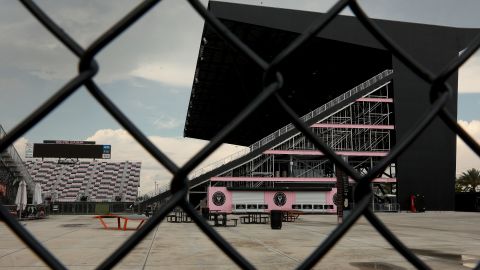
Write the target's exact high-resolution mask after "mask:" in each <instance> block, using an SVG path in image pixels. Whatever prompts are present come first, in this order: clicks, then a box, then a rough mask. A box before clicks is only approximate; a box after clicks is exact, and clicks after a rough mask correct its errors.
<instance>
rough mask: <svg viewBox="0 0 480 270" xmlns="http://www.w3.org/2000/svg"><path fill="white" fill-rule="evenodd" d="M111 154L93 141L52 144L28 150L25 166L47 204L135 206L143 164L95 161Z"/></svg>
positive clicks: (53, 142) (50, 142)
mask: <svg viewBox="0 0 480 270" xmlns="http://www.w3.org/2000/svg"><path fill="white" fill-rule="evenodd" d="M110 151H111V146H110V145H97V144H95V142H91V141H63V140H62V141H55V140H50V141H44V143H41V144H32V145H29V146H27V151H26V156H27V157H28V158H29V159H27V161H26V162H25V165H26V167H27V168H28V172H29V173H30V175H31V177H32V179H33V181H34V182H35V183H40V185H41V187H42V195H43V197H44V198H45V199H46V200H47V201H51V202H75V201H88V202H133V201H135V199H136V198H137V195H138V194H137V193H138V187H139V186H140V169H141V162H132V161H117V162H113V161H108V162H107V161H100V160H96V159H109V158H110V157H111V155H110V154H111V152H110Z"/></svg>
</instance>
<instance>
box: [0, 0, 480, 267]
mask: <svg viewBox="0 0 480 270" xmlns="http://www.w3.org/2000/svg"><path fill="white" fill-rule="evenodd" d="M20 1H21V3H22V4H23V5H24V6H25V8H26V9H28V10H29V11H30V12H31V14H32V15H33V16H35V17H36V18H37V19H38V21H39V22H40V23H41V24H43V26H44V27H46V28H47V29H48V30H49V31H50V32H51V33H52V34H53V35H54V36H55V37H56V38H57V39H58V40H59V41H61V42H62V43H63V44H64V45H65V46H66V47H67V48H68V49H69V50H70V51H71V52H72V53H73V54H75V55H76V56H77V57H78V59H79V68H78V74H77V75H76V76H75V77H73V78H71V79H70V81H69V82H68V83H66V84H65V85H64V86H63V87H62V88H61V89H59V90H58V91H57V92H56V93H55V94H54V95H52V96H51V97H50V98H49V99H48V100H47V101H46V102H45V103H43V104H42V105H41V106H40V107H39V108H37V109H36V110H35V111H33V112H32V113H31V114H30V115H29V116H28V117H26V118H25V119H24V120H23V121H21V122H20V123H18V124H17V125H16V126H15V127H14V128H13V129H12V130H11V131H10V132H9V133H8V134H6V136H5V137H4V138H3V139H2V140H1V141H0V152H1V151H4V150H5V149H7V147H9V145H11V144H12V143H13V142H15V140H17V139H18V138H20V136H22V135H23V134H24V133H25V132H27V131H28V130H30V129H31V128H32V127H33V126H35V125H36V124H37V123H38V122H39V121H40V120H42V119H43V118H44V117H45V116H46V115H48V114H49V113H50V112H51V111H52V110H53V109H55V108H56V107H57V106H58V105H60V104H61V103H62V102H63V101H65V99H66V98H67V97H69V96H70V95H71V94H73V93H74V92H75V91H77V90H78V89H79V88H80V87H81V86H85V87H86V88H87V89H88V91H89V92H90V93H91V94H92V95H93V96H94V97H95V99H96V100H97V101H98V102H99V103H100V104H101V105H102V106H103V107H104V108H105V110H107V111H108V112H109V113H110V115H112V116H113V117H114V118H115V119H116V121H118V123H120V124H121V125H122V126H123V128H125V129H126V130H127V131H128V132H129V133H130V134H131V135H132V136H133V137H134V138H135V139H136V140H137V141H138V143H140V144H141V145H142V146H143V147H144V148H145V149H146V150H147V151H148V152H149V153H150V154H151V155H152V156H154V157H155V159H157V160H158V162H160V163H161V164H162V165H163V166H164V167H165V168H166V169H167V170H168V171H170V172H171V173H172V175H173V179H172V181H171V193H172V196H171V199H170V200H169V201H168V202H167V203H166V204H165V205H163V207H162V208H161V209H160V211H158V212H157V213H156V214H155V215H154V216H153V217H151V218H150V219H149V221H148V222H147V223H146V224H145V225H144V226H143V227H142V228H140V229H139V230H138V231H136V232H135V233H134V234H133V235H132V236H131V237H130V238H128V239H127V241H126V242H125V243H124V244H122V245H121V246H120V247H118V248H117V249H116V250H115V251H114V252H113V253H112V254H111V255H110V256H109V257H108V258H106V259H105V260H104V261H103V262H102V263H101V264H100V265H99V266H98V269H110V268H112V267H113V266H115V265H116V264H117V263H118V262H119V261H120V260H121V259H122V258H123V257H124V256H125V255H127V254H128V253H129V252H130V251H131V250H132V249H133V248H135V246H136V245H137V244H138V243H139V242H140V241H142V239H144V238H145V237H146V236H147V234H148V233H150V232H151V231H152V230H153V229H154V228H155V227H156V226H157V225H158V224H159V223H160V222H161V221H162V220H163V219H164V218H165V216H166V215H167V214H168V213H169V212H170V211H171V210H172V209H173V208H175V207H177V206H179V207H181V208H183V210H184V211H185V212H187V213H188V214H189V215H190V217H191V218H192V220H193V221H194V222H195V223H196V225H197V226H198V227H199V228H200V229H201V230H202V231H203V232H204V233H205V234H206V235H207V236H208V237H209V238H210V239H211V240H212V241H213V242H214V243H215V244H216V245H217V246H218V247H219V248H220V249H221V250H222V251H223V252H224V253H225V254H226V255H227V256H229V257H230V259H231V260H232V261H233V262H235V263H236V264H237V265H238V266H239V267H242V268H247V269H254V266H253V265H252V264H251V263H250V262H249V261H248V260H246V259H245V258H244V257H243V256H242V255H241V254H240V253H239V252H238V251H237V250H236V249H235V248H233V247H232V246H231V245H230V244H229V243H228V242H227V241H226V240H225V239H224V238H222V237H221V236H220V235H219V234H218V233H217V232H216V231H215V230H214V229H212V228H211V226H210V225H208V224H207V223H206V221H205V220H204V219H203V218H202V217H201V216H200V215H199V214H198V213H197V211H196V210H195V209H194V207H193V206H192V205H190V204H189V203H188V201H187V195H188V174H189V173H190V172H191V171H192V170H193V169H194V168H195V167H197V165H199V164H200V163H201V162H202V161H204V160H205V159H206V158H207V157H208V156H209V155H210V154H211V153H212V152H213V151H215V150H216V149H217V148H218V147H219V146H220V145H221V144H222V142H223V141H224V140H225V138H226V137H227V136H228V135H229V134H230V133H232V132H233V131H234V130H235V129H236V128H237V127H238V126H239V125H240V124H241V123H242V121H244V120H245V119H246V118H247V117H248V116H249V115H250V114H251V113H252V112H253V111H255V110H256V109H257V108H258V107H260V106H261V105H262V103H263V102H265V100H267V99H268V98H270V97H274V98H275V99H276V100H277V101H278V104H279V106H280V107H281V108H282V109H283V110H284V111H285V112H286V113H287V114H288V115H289V117H290V120H291V122H292V123H293V125H294V126H295V127H296V128H297V129H298V130H299V131H300V132H302V133H303V134H304V135H305V136H306V137H307V138H308V139H309V140H311V141H312V142H313V143H314V145H315V146H316V147H317V148H318V149H319V150H321V151H322V152H323V153H325V154H326V155H328V157H329V158H330V159H331V160H332V161H333V162H334V163H335V164H336V166H339V168H341V169H342V170H343V171H345V172H346V173H347V174H348V175H349V176H350V177H351V178H353V179H354V180H355V181H356V182H357V188H356V193H355V196H354V197H355V198H356V205H355V208H354V209H353V210H352V212H351V214H350V215H349V216H348V217H347V218H345V220H344V222H343V223H341V224H340V225H339V226H337V227H336V228H335V230H334V231H333V232H332V233H331V234H330V235H329V236H328V237H327V238H326V239H325V240H324V241H323V242H322V243H320V244H319V246H318V247H317V248H316V249H315V250H314V251H313V252H312V253H311V254H310V256H308V257H307V258H306V259H305V260H304V261H303V262H302V263H301V264H300V265H299V266H298V268H299V269H308V268H311V267H313V266H314V265H315V264H316V263H317V262H319V261H320V260H321V259H322V257H323V256H324V255H325V254H326V253H327V252H328V251H329V250H330V249H331V248H332V247H333V246H334V245H335V244H336V243H337V242H338V241H339V240H340V239H341V237H342V236H343V235H344V234H345V233H346V232H347V231H348V230H349V229H350V228H351V227H352V225H353V224H354V223H355V222H356V221H357V220H358V219H359V218H360V217H361V216H364V217H365V218H366V219H367V220H368V221H369V222H370V223H371V225H372V226H373V227H374V228H375V229H376V230H377V231H378V232H379V233H380V234H381V235H382V236H383V237H384V238H385V240H387V241H388V242H389V243H390V244H391V245H392V246H393V247H394V248H395V249H396V250H397V251H398V252H399V253H400V254H401V255H402V256H403V257H405V259H407V260H408V261H409V262H410V263H411V264H412V265H413V266H414V267H416V268H419V269H429V267H428V266H427V265H426V264H425V263H424V262H423V261H422V260H420V259H419V258H418V257H417V256H416V255H415V254H414V253H413V252H412V251H411V250H410V249H409V248H408V247H406V246H405V245H404V244H402V242H401V241H400V240H399V239H398V238H397V237H396V236H395V235H394V234H393V233H392V232H391V231H390V230H389V229H388V228H387V227H386V226H385V225H384V224H383V223H382V222H381V221H380V220H379V218H378V217H377V216H376V215H375V214H374V213H373V212H372V210H370V209H369V208H368V202H369V199H370V196H371V188H370V182H371V181H372V180H373V178H374V177H375V176H376V175H377V174H378V173H381V172H382V171H383V170H384V169H385V168H386V167H387V166H388V164H390V163H391V162H392V161H393V160H394V159H395V158H396V157H398V156H399V155H400V154H401V153H402V152H403V151H404V150H405V149H406V148H407V147H409V145H410V144H411V143H412V142H413V141H414V140H415V138H416V137H417V136H418V135H419V134H420V133H421V132H422V131H423V130H424V129H425V128H426V127H427V126H428V125H429V124H430V122H431V121H432V119H433V118H434V117H435V116H437V115H438V116H440V118H441V119H442V120H443V121H444V122H445V124H446V125H448V127H449V128H450V129H451V130H453V131H454V132H455V133H456V134H457V135H458V136H460V138H461V139H462V140H463V141H464V142H465V143H466V144H467V145H468V146H469V147H470V148H471V149H472V150H473V151H474V152H475V153H476V154H477V155H478V156H480V146H479V145H478V143H476V142H475V140H474V139H473V138H472V137H471V136H470V135H469V134H468V133H467V132H466V131H465V130H464V129H463V128H462V127H460V126H459V124H458V123H457V121H456V118H455V117H453V116H452V115H450V114H449V113H448V111H447V110H446V109H445V108H444V106H445V104H446V103H447V101H448V100H449V99H450V98H451V97H452V88H451V87H450V86H449V85H448V84H447V82H446V81H447V80H448V78H449V77H450V76H451V75H452V74H453V73H455V72H456V71H457V70H458V69H459V68H460V66H462V65H463V64H464V63H465V62H466V61H467V60H468V59H469V58H470V57H471V56H472V55H473V54H474V53H475V51H476V50H477V49H478V48H479V47H480V35H477V36H476V37H475V39H474V40H473V41H471V43H470V44H469V46H468V47H467V49H466V50H465V51H464V52H463V53H462V54H461V55H460V56H459V57H456V58H454V59H452V60H451V62H450V63H449V64H448V65H446V66H445V67H444V68H443V70H442V71H441V72H440V73H438V74H434V73H432V72H431V71H430V70H428V69H427V68H425V67H424V66H422V65H421V64H420V63H419V62H417V61H416V60H415V59H414V58H413V57H411V56H410V55H409V54H408V53H407V52H406V51H405V50H403V49H402V48H401V47H400V46H398V45H397V44H396V43H395V42H393V41H392V40H391V39H390V38H389V37H388V35H387V34H385V33H384V32H383V31H382V30H381V29H380V28H379V27H378V26H377V25H375V23H374V22H373V21H372V20H371V19H370V18H369V17H368V16H367V15H366V14H365V12H364V11H363V10H362V8H361V7H360V5H359V4H358V3H357V1H355V0H340V1H338V2H336V3H335V5H333V6H332V7H331V8H330V9H329V11H328V12H327V13H326V16H325V17H321V18H318V19H316V20H315V21H314V22H313V23H312V24H311V25H310V26H309V27H308V29H305V31H304V32H303V33H302V34H301V35H299V36H298V37H297V38H296V39H295V40H294V41H293V42H292V43H291V44H289V45H288V46H287V47H286V48H284V49H283V50H282V51H281V52H280V53H279V54H278V55H277V56H276V57H274V58H273V60H272V61H271V62H267V61H265V60H264V59H262V58H261V57H260V56H259V55H258V54H257V53H255V51H253V50H252V49H250V48H249V47H248V46H246V45H245V44H244V43H243V42H242V41H240V39H239V38H237V37H236V36H235V35H234V34H233V33H232V32H230V31H229V30H228V29H227V27H226V26H225V25H223V24H222V23H221V22H220V21H219V20H218V19H217V18H216V17H215V16H214V15H212V14H211V13H210V12H209V11H208V10H207V9H206V8H205V7H204V6H203V4H202V3H201V2H200V1H198V0H187V1H188V2H189V3H190V5H191V6H192V8H193V9H195V10H196V12H198V14H200V15H201V16H202V17H203V18H204V20H205V21H206V23H208V24H209V25H210V26H211V27H212V28H213V29H214V30H215V31H216V32H217V33H218V35H220V36H221V37H223V38H224V39H225V40H226V41H227V42H229V43H230V45H231V46H233V47H235V48H236V49H237V50H238V51H239V53H242V54H244V55H245V56H246V57H247V58H249V59H251V60H252V61H253V62H254V63H256V65H258V67H260V68H261V69H262V70H263V72H264V81H263V89H262V91H261V92H260V93H259V94H258V96H257V97H256V98H255V99H254V100H253V101H252V102H251V103H250V104H248V105H247V106H246V107H245V108H244V109H243V110H242V111H241V112H240V113H239V114H238V115H237V116H236V117H235V118H234V119H233V120H232V121H231V122H230V123H229V124H228V125H226V126H225V127H223V128H222V130H221V131H220V132H219V133H218V134H216V136H215V137H214V138H213V139H212V140H211V141H210V142H209V143H208V144H207V145H206V146H205V147H204V148H203V149H201V151H200V152H199V153H197V154H196V155H195V156H194V157H192V158H191V159H190V160H189V161H188V162H187V163H186V164H185V165H184V166H182V167H180V168H179V167H177V166H176V165H175V163H174V162H173V161H172V160H171V159H170V158H169V157H168V156H167V155H165V154H164V153H163V152H162V150H161V149H158V148H157V147H156V146H155V145H154V144H152V142H150V141H149V140H148V139H147V137H146V136H145V135H144V134H143V133H142V132H141V130H140V129H139V128H138V127H137V126H136V125H135V124H134V123H133V122H132V121H130V120H129V119H128V118H127V117H126V116H125V114H124V113H123V112H122V110H121V109H120V108H119V107H118V106H117V105H115V104H114V103H113V102H112V101H111V100H110V99H109V98H108V97H107V96H106V95H105V94H104V92H103V91H102V89H100V88H99V87H98V86H97V84H96V83H95V81H94V77H95V75H96V74H97V72H98V71H99V68H100V67H99V66H98V64H97V62H96V61H95V56H96V55H97V54H98V53H99V52H100V51H101V50H102V49H104V48H105V47H106V46H107V45H108V44H110V43H111V42H112V41H113V40H114V39H115V38H116V37H117V36H119V35H120V34H121V33H122V32H123V31H125V30H126V29H127V28H128V27H130V26H131V25H132V24H134V23H135V22H136V21H137V20H139V19H140V18H141V17H142V16H143V15H144V14H146V13H147V12H148V11H149V10H151V9H152V8H153V7H155V5H156V4H157V3H159V2H160V0H150V1H147V0H146V1H143V2H141V3H140V4H139V5H138V6H136V7H135V8H134V9H133V10H131V11H130V12H129V13H128V14H127V15H126V16H125V17H123V18H122V19H121V20H120V21H118V22H117V23H116V24H115V25H113V26H112V27H111V28H110V29H109V30H107V31H106V32H105V33H103V34H102V35H101V36H99V37H98V38H97V39H96V40H95V41H94V42H93V43H92V44H91V45H90V46H89V47H88V48H86V49H84V48H82V47H81V46H80V45H79V44H78V42H77V41H75V40H74V39H73V38H71V37H70V36H69V35H68V33H65V32H64V31H63V30H62V29H61V28H60V27H59V26H58V25H57V24H56V23H55V22H54V21H53V20H52V19H51V18H50V17H49V16H48V15H47V14H46V13H44V12H43V10H41V9H40V8H39V7H38V6H37V5H36V4H35V3H34V2H33V1H32V0H20ZM347 7H349V8H350V9H351V11H352V12H353V13H354V15H355V16H356V17H357V18H358V20H359V21H360V22H361V24H362V25H363V26H364V27H366V28H367V29H368V31H369V32H370V33H371V34H372V35H373V36H374V37H375V38H376V39H377V40H378V41H379V42H380V43H381V44H382V45H383V46H384V47H385V48H387V49H388V50H389V51H390V52H391V53H392V54H393V55H395V56H396V57H397V58H398V59H399V60H400V61H402V62H403V63H404V64H405V65H406V66H407V67H408V68H409V69H410V70H411V71H413V72H414V73H416V74H417V75H418V76H419V77H420V78H421V79H423V80H424V81H425V82H426V83H428V84H429V85H431V89H430V91H431V96H432V97H433V98H432V101H431V106H430V108H428V111H427V112H426V113H425V114H424V115H423V117H421V119H420V120H419V121H418V122H417V123H416V124H415V125H414V126H413V127H412V128H411V130H410V132H409V135H408V136H406V137H405V138H403V140H402V141H399V142H397V144H396V145H395V147H394V148H393V149H391V151H390V153H389V154H388V155H387V156H386V157H384V158H383V160H382V161H381V162H379V163H378V164H377V165H376V166H375V167H374V168H372V169H371V170H370V171H369V172H368V174H366V175H360V174H359V173H358V172H357V171H356V170H354V169H353V168H352V167H351V166H350V165H348V164H347V163H346V162H345V161H344V160H343V159H342V158H341V157H339V156H338V155H337V154H335V152H334V151H333V150H332V149H330V148H329V147H328V146H327V145H325V144H324V143H323V142H321V141H319V140H318V139H317V138H316V137H315V135H314V134H313V133H312V132H311V130H310V129H309V127H308V126H306V125H305V124H304V123H302V121H301V120H299V118H298V116H297V115H296V114H295V112H294V111H293V110H292V109H291V108H290V107H289V105H288V103H287V102H285V101H284V100H283V99H282V98H281V97H280V95H279V94H278V92H279V90H280V89H281V88H282V85H283V78H282V74H281V72H279V70H278V69H277V67H278V66H279V64H280V63H282V62H283V61H285V60H286V59H287V58H289V57H290V56H291V55H292V53H293V52H295V50H297V49H298V48H299V47H300V46H302V45H303V44H305V43H306V42H308V41H309V40H310V39H312V38H313V37H314V36H316V35H317V34H318V33H319V32H321V31H322V30H323V29H324V28H325V27H326V26H327V25H328V24H329V23H330V22H331V21H332V20H333V19H334V18H335V17H336V16H337V15H338V14H339V13H340V12H341V11H342V10H344V9H345V8H347ZM0 217H1V218H2V219H3V220H4V221H5V223H6V224H7V225H8V227H10V228H11V229H12V230H13V231H14V233H15V234H16V235H17V236H18V237H19V238H20V239H22V241H23V242H25V244H26V245H28V247H29V248H30V249H31V250H32V251H33V252H35V253H36V254H37V255H38V256H39V257H40V258H41V259H42V260H43V261H44V262H45V263H46V264H47V265H48V266H49V267H51V268H53V269H66V267H65V266H64V265H63V264H62V262H60V261H59V260H58V259H57V258H56V257H55V256H54V255H53V254H51V253H50V252H49V251H48V250H47V249H46V248H45V247H44V246H43V245H42V244H41V243H40V242H39V241H38V240H37V239H35V237H34V236H32V235H31V234H30V233H29V232H28V231H27V230H26V229H25V228H24V227H23V226H21V224H20V223H19V222H18V221H17V220H16V219H15V218H14V217H12V216H11V215H10V214H9V213H8V211H7V209H6V207H5V206H4V205H0ZM476 269H480V264H479V265H477V267H476Z"/></svg>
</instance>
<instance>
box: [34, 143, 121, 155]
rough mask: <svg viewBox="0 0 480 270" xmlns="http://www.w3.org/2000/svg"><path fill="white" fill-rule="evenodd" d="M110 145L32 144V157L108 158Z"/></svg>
mask: <svg viewBox="0 0 480 270" xmlns="http://www.w3.org/2000/svg"><path fill="white" fill-rule="evenodd" d="M111 150H112V147H111V145H102V144H98V145H97V144H56V143H35V144H33V157H34V158H96V159H110V158H111Z"/></svg>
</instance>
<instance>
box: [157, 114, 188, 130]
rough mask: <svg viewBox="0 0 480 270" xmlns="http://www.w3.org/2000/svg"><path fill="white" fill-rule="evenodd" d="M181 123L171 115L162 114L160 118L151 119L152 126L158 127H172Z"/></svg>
mask: <svg viewBox="0 0 480 270" xmlns="http://www.w3.org/2000/svg"><path fill="white" fill-rule="evenodd" d="M181 124H182V123H181V122H180V121H178V120H177V119H175V118H173V117H169V116H166V115H162V116H161V117H160V118H158V119H155V121H153V126H155V127H156V128H158V129H174V128H177V127H179V126H180V125H181Z"/></svg>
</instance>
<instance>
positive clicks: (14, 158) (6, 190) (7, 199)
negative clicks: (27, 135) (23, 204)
mask: <svg viewBox="0 0 480 270" xmlns="http://www.w3.org/2000/svg"><path fill="white" fill-rule="evenodd" d="M5 134H6V133H5V130H4V129H3V127H2V126H1V125H0V138H3V137H4V136H5ZM22 180H23V181H25V183H26V184H27V187H28V190H29V191H30V194H32V193H33V191H34V186H35V185H34V182H33V179H32V177H31V176H30V174H29V172H28V170H27V168H26V166H25V164H24V163H23V160H22V158H21V157H20V155H19V154H18V152H17V150H16V149H15V147H14V146H13V145H10V146H9V147H7V149H6V150H5V151H3V152H2V153H0V202H1V203H3V204H12V203H13V202H14V199H15V195H16V192H17V189H16V187H17V186H18V183H20V182H21V181H22Z"/></svg>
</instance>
